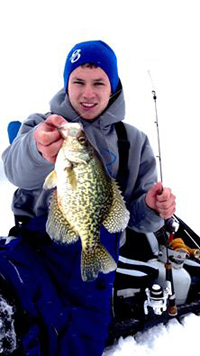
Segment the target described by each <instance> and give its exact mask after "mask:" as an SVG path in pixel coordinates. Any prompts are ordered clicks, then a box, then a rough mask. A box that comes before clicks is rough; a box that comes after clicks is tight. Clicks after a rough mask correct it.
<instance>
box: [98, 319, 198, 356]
mask: <svg viewBox="0 0 200 356" xmlns="http://www.w3.org/2000/svg"><path fill="white" fill-rule="evenodd" d="M199 327H200V317H199V316H196V315H194V314H189V315H187V316H185V317H184V318H183V320H182V322H181V323H179V322H178V321H177V319H172V320H171V321H170V322H168V324H167V326H164V325H163V324H159V325H158V326H154V327H153V328H152V329H150V330H148V331H146V332H144V333H138V334H136V335H135V336H128V337H127V338H125V339H123V338H120V339H119V340H118V343H117V345H115V346H113V347H112V348H111V349H107V350H105V352H104V355H103V356H111V355H112V356H160V355H162V356H165V355H182V356H186V355H189V354H192V355H193V353H194V352H195V351H197V350H196V344H197V340H198V337H199ZM197 352H198V351H197Z"/></svg>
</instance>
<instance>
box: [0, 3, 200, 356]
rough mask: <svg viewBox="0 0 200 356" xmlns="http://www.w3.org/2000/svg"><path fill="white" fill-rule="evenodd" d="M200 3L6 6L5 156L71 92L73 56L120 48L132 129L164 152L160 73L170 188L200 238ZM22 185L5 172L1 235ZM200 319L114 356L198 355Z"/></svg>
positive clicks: (2, 35) (122, 345)
mask: <svg viewBox="0 0 200 356" xmlns="http://www.w3.org/2000/svg"><path fill="white" fill-rule="evenodd" d="M199 34H200V21H199V1H198V0H197V1H195V0H188V1H185V0H181V1H179V0H131V1H129V0H123V1H118V0H100V1H94V0H93V1H91V0H88V1H87V0H85V1H84V0H81V1H80V0H76V1H67V0H65V1H64V0H55V1H51V0H48V1H46V0H17V1H16V0H6V1H5V0H4V1H3V0H1V2H0V123H1V129H0V151H1V152H2V151H3V150H4V148H5V147H6V146H7V145H8V138H7V133H6V127H7V124H8V123H9V121H11V120H24V119H26V117H27V116H28V115H29V114H31V113H34V112H42V113H44V112H47V111H48V109H49V106H48V103H49V100H50V99H51V98H52V97H53V95H54V94H55V93H56V92H57V91H58V90H59V89H60V88H61V87H62V86H63V80H62V74H63V67H64V63H65V58H66V55H67V53H68V52H69V50H70V49H71V47H72V46H73V45H74V44H75V43H78V42H81V41H85V40H92V39H102V40H104V41H105V42H107V43H108V44H109V45H110V46H111V47H113V49H114V50H115V52H116V54H117V57H118V64H119V74H120V77H121V80H122V83H123V87H124V90H125V95H126V103H127V115H126V121H127V122H129V123H131V124H133V125H135V126H137V127H138V128H140V129H142V130H143V131H145V132H146V133H147V134H148V136H149V138H150V141H151V144H152V146H153V148H154V152H155V155H157V153H158V149H157V137H156V126H155V124H154V121H155V108H154V101H153V99H152V93H151V91H152V85H151V81H150V78H149V75H148V71H150V72H151V76H152V78H153V82H154V86H155V88H154V89H156V93H157V108H158V119H159V126H160V136H161V152H162V164H163V176H164V185H165V186H170V187H171V188H172V190H173V191H174V193H175V194H176V196H177V215H178V216H179V217H180V218H182V219H183V220H184V221H185V222H186V223H187V224H188V225H189V226H190V227H191V228H193V229H194V231H195V232H196V233H198V234H199V235H200V223H199V220H200V218H199V200H200V193H199V141H200V140H199V119H200V105H199V102H200V100H199V96H200V51H199ZM14 189H15V187H13V186H12V185H11V184H10V183H8V182H7V181H6V179H5V176H4V174H3V168H2V163H1V164H0V235H4V234H5V235H7V232H8V229H9V227H10V226H11V225H12V223H13V216H12V212H11V209H10V204H11V198H12V193H13V190H14ZM199 322H200V318H199V317H196V316H195V315H193V314H191V315H190V316H189V317H186V319H185V321H184V323H183V325H180V324H179V323H178V322H176V320H174V321H172V324H169V325H168V326H167V328H166V327H164V326H159V328H158V329H156V330H155V329H152V330H150V331H149V333H148V334H146V333H145V334H143V335H141V337H139V339H137V341H136V340H135V339H134V338H132V337H130V338H129V339H128V340H126V341H124V340H121V341H120V342H119V344H118V346H116V348H113V349H112V350H111V351H108V352H106V354H105V355H106V356H107V355H113V356H115V355H116V356H118V355H120V356H121V355H126V356H129V355H130V356H132V355H135V356H136V355H138V356H146V355H152V356H156V355H157V356H160V355H161V354H162V355H169V354H174V353H179V354H181V355H182V356H186V355H188V354H189V353H192V354H193V353H198V347H197V348H196V345H197V344H198V341H197V340H198V333H199Z"/></svg>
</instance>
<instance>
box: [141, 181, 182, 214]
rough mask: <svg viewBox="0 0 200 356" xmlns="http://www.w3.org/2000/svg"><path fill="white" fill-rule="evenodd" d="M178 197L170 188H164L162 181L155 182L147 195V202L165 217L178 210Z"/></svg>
mask: <svg viewBox="0 0 200 356" xmlns="http://www.w3.org/2000/svg"><path fill="white" fill-rule="evenodd" d="M175 200H176V197H175V196H174V195H173V194H172V192H171V189H170V188H163V187H162V183H160V182H159V183H157V184H155V185H154V186H153V187H152V188H150V189H149V190H148V192H147V195H146V204H147V205H148V206H149V207H150V208H151V209H154V210H155V211H156V212H157V213H158V214H159V215H160V216H161V217H162V218H163V219H168V218H170V217H171V216H172V215H173V214H174V213H175V210H176V201H175Z"/></svg>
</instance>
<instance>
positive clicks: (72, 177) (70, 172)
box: [65, 165, 77, 189]
mask: <svg viewBox="0 0 200 356" xmlns="http://www.w3.org/2000/svg"><path fill="white" fill-rule="evenodd" d="M65 172H66V173H67V176H68V179H69V184H70V185H71V186H72V188H73V189H76V187H77V179H76V175H75V173H74V170H73V166H72V165H71V166H70V167H66V168H65Z"/></svg>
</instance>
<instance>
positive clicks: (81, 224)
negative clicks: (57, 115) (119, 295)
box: [44, 123, 129, 281]
mask: <svg viewBox="0 0 200 356" xmlns="http://www.w3.org/2000/svg"><path fill="white" fill-rule="evenodd" d="M59 131H60V133H61V134H62V136H63V138H64V140H63V144H62V147H61V149H60V150H59V152H58V156H57V159H56V163H55V170H54V171H53V172H51V173H50V174H49V175H48V176H47V178H46V180H45V182H44V189H51V188H54V187H57V189H56V190H55V191H54V192H53V194H52V197H51V200H50V206H49V214H48V220H47V225H46V230H47V233H48V234H49V236H50V237H51V238H52V239H53V240H56V241H60V242H62V243H73V242H76V241H77V240H78V239H79V238H80V239H81V244H82V253H81V275H82V279H83V281H93V280H94V279H95V278H97V276H98V273H99V272H103V273H109V272H110V271H113V270H115V269H116V267H117V265H116V262H115V260H114V259H113V258H112V257H111V255H110V254H109V253H108V251H107V250H106V249H105V248H104V246H102V245H101V243H100V237H99V234H100V228H101V224H103V225H104V226H105V228H106V229H107V230H108V231H109V232H111V233H113V232H119V231H122V230H124V229H125V228H126V226H127V224H128V221H129V212H128V210H127V209H126V206H125V203H124V200H123V197H122V195H121V193H120V190H119V188H118V186H117V184H116V182H115V180H114V179H112V178H110V177H109V175H108V174H107V172H106V170H105V167H104V165H103V163H102V162H101V160H100V158H99V155H98V154H97V152H96V150H95V149H94V148H93V147H92V145H91V144H90V143H89V141H88V140H87V138H86V136H85V133H84V131H83V126H82V124H81V123H66V124H64V125H62V126H61V127H60V128H59Z"/></svg>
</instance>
